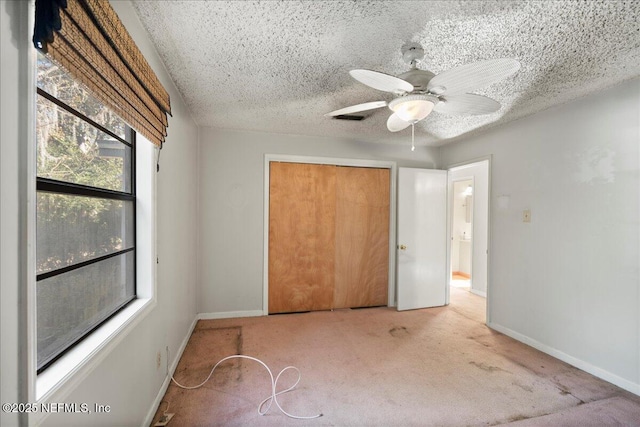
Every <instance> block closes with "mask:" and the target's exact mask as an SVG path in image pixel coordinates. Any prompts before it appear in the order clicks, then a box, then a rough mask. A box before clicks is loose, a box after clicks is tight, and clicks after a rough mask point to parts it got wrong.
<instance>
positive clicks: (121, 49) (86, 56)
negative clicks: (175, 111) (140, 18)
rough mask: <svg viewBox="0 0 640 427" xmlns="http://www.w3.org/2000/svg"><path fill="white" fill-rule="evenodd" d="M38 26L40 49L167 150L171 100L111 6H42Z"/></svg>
mask: <svg viewBox="0 0 640 427" xmlns="http://www.w3.org/2000/svg"><path fill="white" fill-rule="evenodd" d="M58 17H59V18H58ZM35 26H36V28H35V30H34V35H33V42H34V44H35V46H36V48H38V49H40V50H42V51H44V52H46V53H47V54H48V55H49V56H50V57H51V58H52V59H54V60H55V61H57V62H58V63H60V64H61V65H62V66H63V67H65V68H66V69H67V71H68V72H69V73H71V74H72V75H73V76H74V78H76V79H78V80H79V81H80V82H82V83H83V84H84V85H85V86H86V87H87V88H88V89H89V90H91V91H92V93H93V94H94V95H95V96H96V97H97V98H98V99H100V101H102V102H104V103H105V105H107V106H108V107H109V108H111V109H112V110H113V111H114V112H115V113H116V114H118V115H119V116H120V117H122V118H123V119H124V120H125V121H126V122H128V123H129V125H131V127H133V128H134V129H136V130H137V131H138V132H139V133H141V134H142V135H144V136H145V137H146V138H148V139H149V140H150V141H151V142H153V143H154V144H156V145H162V143H163V142H164V139H165V136H166V135H167V131H166V128H167V114H171V106H170V103H169V94H168V93H167V91H166V90H165V89H164V87H163V86H162V84H161V83H160V81H159V80H158V78H157V77H156V75H155V73H154V72H153V70H152V69H151V67H150V66H149V64H148V63H147V61H146V59H145V58H144V56H143V55H142V53H141V52H140V50H139V49H138V47H137V46H136V44H135V42H134V41H133V39H132V38H131V36H130V35H129V33H128V32H127V30H126V29H125V27H124V25H123V24H122V22H121V21H120V19H119V18H118V15H117V14H116V12H115V11H114V10H113V8H112V7H111V5H110V4H109V1H108V0H36V23H35ZM54 31H55V33H54Z"/></svg>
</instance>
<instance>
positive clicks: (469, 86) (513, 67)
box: [427, 58, 520, 95]
mask: <svg viewBox="0 0 640 427" xmlns="http://www.w3.org/2000/svg"><path fill="white" fill-rule="evenodd" d="M519 69H520V63H519V62H518V61H516V60H515V59H509V58H501V59H488V60H486V61H480V62H474V63H471V64H466V65H462V66H460V67H456V68H453V69H451V70H449V71H445V72H443V73H440V74H438V75H437V76H435V77H434V78H432V79H431V81H429V84H428V85H427V90H429V91H430V92H432V93H434V94H436V95H445V94H446V95H458V94H462V93H465V92H472V91H474V90H476V89H479V88H481V87H485V86H488V85H490V84H491V83H495V82H497V81H499V80H502V79H504V78H506V77H509V76H510V75H512V74H513V73H515V72H516V71H518V70H519Z"/></svg>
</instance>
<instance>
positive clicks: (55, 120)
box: [36, 96, 131, 193]
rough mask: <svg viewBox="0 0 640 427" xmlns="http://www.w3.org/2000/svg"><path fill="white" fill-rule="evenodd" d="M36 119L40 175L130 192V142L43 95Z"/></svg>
mask: <svg viewBox="0 0 640 427" xmlns="http://www.w3.org/2000/svg"><path fill="white" fill-rule="evenodd" d="M36 120H37V127H36V140H37V144H38V145H37V171H38V176H39V177H41V178H50V179H56V180H59V181H66V182H72V183H74V184H84V185H90V186H92V187H98V188H105V189H108V190H116V191H123V192H127V193H130V192H131V148H130V147H129V146H127V145H125V144H122V143H121V142H119V141H117V140H114V139H113V138H112V137H111V136H109V135H107V134H105V133H104V132H101V131H99V130H98V129H96V128H95V127H93V126H91V125H90V124H89V123H87V122H85V121H83V120H80V119H79V118H77V117H76V116H74V115H73V114H71V113H68V112H67V111H65V110H63V109H62V108H60V107H58V106H57V105H56V104H54V103H53V102H51V101H49V100H48V99H46V98H43V97H42V96H38V105H37V118H36Z"/></svg>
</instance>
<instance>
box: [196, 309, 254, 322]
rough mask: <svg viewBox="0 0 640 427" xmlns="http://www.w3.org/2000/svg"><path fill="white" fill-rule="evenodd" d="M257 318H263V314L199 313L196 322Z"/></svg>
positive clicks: (237, 312)
mask: <svg viewBox="0 0 640 427" xmlns="http://www.w3.org/2000/svg"><path fill="white" fill-rule="evenodd" d="M258 316H264V312H263V311H262V310H247V311H220V312H217V313H200V314H198V320H210V319H231V318H234V317H258Z"/></svg>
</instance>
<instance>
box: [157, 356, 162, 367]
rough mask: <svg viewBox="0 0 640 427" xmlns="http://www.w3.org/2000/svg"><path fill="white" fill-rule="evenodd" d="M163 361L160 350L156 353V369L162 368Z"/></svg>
mask: <svg viewBox="0 0 640 427" xmlns="http://www.w3.org/2000/svg"><path fill="white" fill-rule="evenodd" d="M161 363H162V353H160V352H158V353H157V354H156V369H160V364H161Z"/></svg>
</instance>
